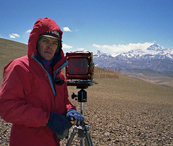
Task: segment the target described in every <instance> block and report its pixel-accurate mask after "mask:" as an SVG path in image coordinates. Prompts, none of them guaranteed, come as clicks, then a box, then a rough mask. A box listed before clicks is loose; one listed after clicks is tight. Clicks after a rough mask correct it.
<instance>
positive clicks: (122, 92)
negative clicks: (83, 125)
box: [0, 45, 173, 146]
mask: <svg viewBox="0 0 173 146" xmlns="http://www.w3.org/2000/svg"><path fill="white" fill-rule="evenodd" d="M22 47H23V46H22ZM7 49H8V48H7ZM19 50H21V52H22V53H21V54H15V51H19ZM6 51H7V50H6ZM10 52H13V53H14V54H15V57H16V56H20V55H22V54H25V53H26V50H25V49H24V50H23V49H22V48H21V47H20V46H17V50H16V49H13V50H11V51H10V50H9V52H5V51H4V50H3V48H2V45H1V46H0V53H4V54H0V55H1V64H0V65H1V66H0V75H2V72H3V71H2V69H3V67H2V65H4V64H6V63H7V62H9V60H10V59H11V58H13V57H10V56H13V55H14V54H13V53H10ZM7 53H8V55H9V57H10V58H9V59H6V57H5V56H6V55H7ZM2 56H4V57H2ZM2 59H5V60H2ZM1 79H2V77H1ZM95 80H96V81H98V84H97V85H94V86H91V87H89V88H88V89H86V91H87V97H88V100H87V102H86V103H84V116H85V121H86V122H87V123H88V125H89V129H90V132H91V134H90V135H91V139H92V142H93V145H94V146H109V145H110V146H114V145H115V146H124V145H125V146H126V145H127V146H129V145H132V146H137V145H140V146H141V145H143V146H172V145H173V89H172V88H167V87H162V86H159V85H155V84H151V83H148V82H144V81H141V80H138V79H134V78H130V77H127V76H124V75H121V74H117V73H112V72H109V71H106V70H102V69H101V70H99V69H98V68H97V70H95ZM68 89H69V95H70V94H71V93H72V92H75V93H77V92H78V90H79V89H76V88H75V87H68ZM69 98H70V97H69ZM70 100H71V102H72V103H73V104H74V105H75V106H76V107H77V109H78V111H80V103H79V102H77V101H75V100H74V99H71V98H70ZM10 127H11V124H10V123H6V122H5V121H3V120H2V119H0V146H3V145H8V143H9V134H10ZM66 141H67V140H66V139H64V140H63V141H62V142H61V144H62V146H64V145H65V143H66ZM79 141H80V139H79V138H78V137H77V135H76V137H75V139H74V141H73V146H79V145H80V144H79Z"/></svg>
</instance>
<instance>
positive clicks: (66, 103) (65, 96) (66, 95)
mask: <svg viewBox="0 0 173 146" xmlns="http://www.w3.org/2000/svg"><path fill="white" fill-rule="evenodd" d="M60 77H61V78H62V79H63V80H65V77H64V75H63V74H62V72H61V74H60ZM65 81H66V80H65ZM68 97H69V95H68V89H67V84H64V103H65V106H66V111H68V110H69V109H71V108H73V109H75V110H76V107H75V106H74V105H73V104H72V103H71V102H70V101H69V99H68Z"/></svg>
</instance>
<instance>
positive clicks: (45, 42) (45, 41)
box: [38, 36, 58, 61]
mask: <svg viewBox="0 0 173 146" xmlns="http://www.w3.org/2000/svg"><path fill="white" fill-rule="evenodd" d="M57 48H58V40H57V39H54V38H49V37H44V36H43V37H41V39H40V40H39V41H38V52H39V53H40V55H41V57H43V58H44V59H45V60H47V61H48V60H51V59H52V58H53V56H54V54H55V52H56V50H57Z"/></svg>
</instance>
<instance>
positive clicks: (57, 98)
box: [0, 18, 84, 146]
mask: <svg viewBox="0 0 173 146" xmlns="http://www.w3.org/2000/svg"><path fill="white" fill-rule="evenodd" d="M61 40H62V31H61V30H60V28H59V26H58V25H57V24H56V22H55V21H53V20H52V19H50V18H43V19H38V20H37V21H36V23H35V24H34V26H33V30H32V31H31V33H30V36H29V41H28V53H27V55H26V56H23V57H20V58H17V59H14V60H12V61H11V62H10V63H9V64H8V65H6V66H5V67H4V73H3V81H2V84H1V88H0V116H1V117H2V118H3V119H4V120H5V121H7V122H10V123H12V124H13V125H12V128H11V134H10V146H48V145H49V146H59V145H60V143H59V141H60V139H59V137H57V135H59V136H62V135H63V133H64V131H67V130H68V129H69V128H71V126H72V124H71V122H70V119H71V118H72V119H73V120H74V121H75V123H76V124H77V125H79V124H82V123H83V121H84V117H83V115H82V114H80V113H79V112H77V111H76V110H75V107H74V106H73V105H72V104H71V103H70V101H69V100H68V91H67V85H66V81H65V77H64V75H63V74H62V72H61V69H63V68H64V67H65V66H66V65H67V63H68V62H67V60H66V57H64V53H63V51H62V43H61Z"/></svg>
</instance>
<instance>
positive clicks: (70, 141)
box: [66, 126, 77, 146]
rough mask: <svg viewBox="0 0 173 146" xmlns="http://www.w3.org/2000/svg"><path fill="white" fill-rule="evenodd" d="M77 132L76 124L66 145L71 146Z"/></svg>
mask: <svg viewBox="0 0 173 146" xmlns="http://www.w3.org/2000/svg"><path fill="white" fill-rule="evenodd" d="M76 132H77V127H76V126H75V127H74V128H73V130H72V132H71V134H70V137H69V139H68V141H67V144H66V146H70V145H71V143H72V141H73V138H74V136H75V135H76Z"/></svg>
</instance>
